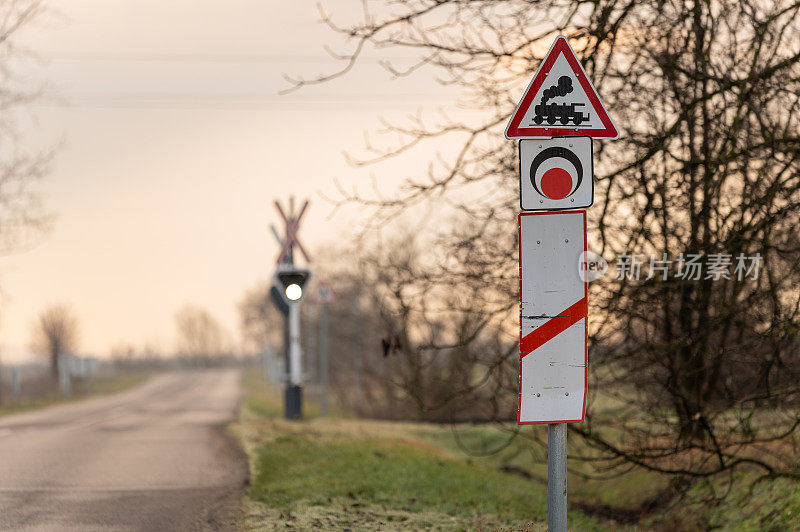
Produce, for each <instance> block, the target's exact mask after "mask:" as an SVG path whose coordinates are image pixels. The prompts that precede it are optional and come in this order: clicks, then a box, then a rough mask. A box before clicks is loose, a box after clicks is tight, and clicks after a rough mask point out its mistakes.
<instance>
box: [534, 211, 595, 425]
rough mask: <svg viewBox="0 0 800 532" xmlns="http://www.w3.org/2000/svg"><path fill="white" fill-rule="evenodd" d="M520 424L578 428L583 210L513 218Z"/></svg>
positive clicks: (582, 404) (582, 377)
mask: <svg viewBox="0 0 800 532" xmlns="http://www.w3.org/2000/svg"><path fill="white" fill-rule="evenodd" d="M519 246H520V249H519V274H520V275H519V277H520V375H519V423H569V422H577V421H583V418H584V413H585V411H586V382H587V362H588V356H587V323H586V322H587V319H586V311H587V284H586V280H585V276H583V275H581V261H583V260H584V257H585V251H586V211H567V212H535V213H534V212H525V213H521V214H520V215H519Z"/></svg>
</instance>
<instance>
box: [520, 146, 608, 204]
mask: <svg viewBox="0 0 800 532" xmlns="http://www.w3.org/2000/svg"><path fill="white" fill-rule="evenodd" d="M519 164H520V168H519V176H520V204H521V207H522V210H525V211H551V210H564V209H580V208H584V207H588V206H590V205H591V204H592V203H593V202H594V182H593V179H592V175H593V168H592V139H591V138H590V137H561V138H553V139H542V140H521V141H520V142H519Z"/></svg>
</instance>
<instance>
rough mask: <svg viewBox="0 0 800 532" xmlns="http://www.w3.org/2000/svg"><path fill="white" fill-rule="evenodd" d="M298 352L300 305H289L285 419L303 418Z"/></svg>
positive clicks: (300, 354)
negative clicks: (287, 382) (287, 381)
mask: <svg viewBox="0 0 800 532" xmlns="http://www.w3.org/2000/svg"><path fill="white" fill-rule="evenodd" d="M301 360H302V351H301V350H300V304H299V302H297V301H292V302H291V303H289V385H288V386H287V388H286V418H287V419H301V418H302V417H303V391H302V390H303V389H302V382H303V368H302V366H301Z"/></svg>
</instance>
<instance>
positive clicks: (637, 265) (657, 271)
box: [578, 252, 762, 281]
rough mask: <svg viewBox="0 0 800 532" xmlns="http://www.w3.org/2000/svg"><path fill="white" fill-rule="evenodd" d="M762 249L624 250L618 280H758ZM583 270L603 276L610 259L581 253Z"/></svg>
mask: <svg viewBox="0 0 800 532" xmlns="http://www.w3.org/2000/svg"><path fill="white" fill-rule="evenodd" d="M761 262H762V257H761V254H760V253H756V254H755V255H753V256H749V255H745V254H744V253H739V254H738V255H735V256H734V255H732V254H728V253H709V254H707V255H705V254H702V253H685V254H684V253H681V254H680V255H678V257H677V258H674V257H669V256H668V255H667V254H666V253H663V254H661V255H650V256H645V255H644V254H643V253H632V254H628V253H623V254H622V255H620V256H619V257H618V258H617V260H616V262H615V263H614V266H615V267H616V273H615V276H614V279H615V280H617V281H622V280H629V281H650V280H652V279H655V280H657V281H668V280H680V281H701V280H711V281H719V280H722V279H724V280H737V281H746V280H753V281H755V280H757V279H758V274H759V272H760V270H761ZM578 268H579V274H580V276H581V279H582V280H588V281H594V280H596V279H599V278H602V277H603V276H604V275H605V274H606V272H607V270H608V262H606V260H605V259H603V257H601V256H600V255H598V254H596V253H592V252H587V253H586V254H585V255H584V254H581V257H580V259H579V266H578Z"/></svg>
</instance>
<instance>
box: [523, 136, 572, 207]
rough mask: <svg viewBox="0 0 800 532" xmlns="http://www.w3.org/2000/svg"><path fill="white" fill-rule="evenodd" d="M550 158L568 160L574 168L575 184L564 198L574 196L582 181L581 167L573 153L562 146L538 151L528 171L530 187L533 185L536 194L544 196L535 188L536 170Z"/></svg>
mask: <svg viewBox="0 0 800 532" xmlns="http://www.w3.org/2000/svg"><path fill="white" fill-rule="evenodd" d="M552 157H561V158H562V159H566V160H568V161H569V162H571V163H572V166H574V167H575V170H576V171H577V173H578V182H577V184H576V185H575V186H574V187H573V188H572V192H570V193H569V194H567V196H566V197H569V196H571V195H572V194H574V193H575V191H576V190H578V187H579V186H581V181H583V165H582V164H581V160H580V159H579V158H578V156H577V155H575V152H573V151H572V150H569V149H567V148H565V147H563V146H552V147H550V148H547V149H544V150H542V151H540V152H539V154H538V155H537V156H536V157H534V158H533V162H532V163H531V170H530V179H531V185H533V188H535V189H536V192H538V193H539V195H540V196H545V195H544V194H542V191H541V190H539V187H537V186H536V170H537V169H538V168H539V166H540V165H541V164H542V163H543V162H545V160H547V159H550V158H552ZM545 197H547V196H545Z"/></svg>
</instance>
